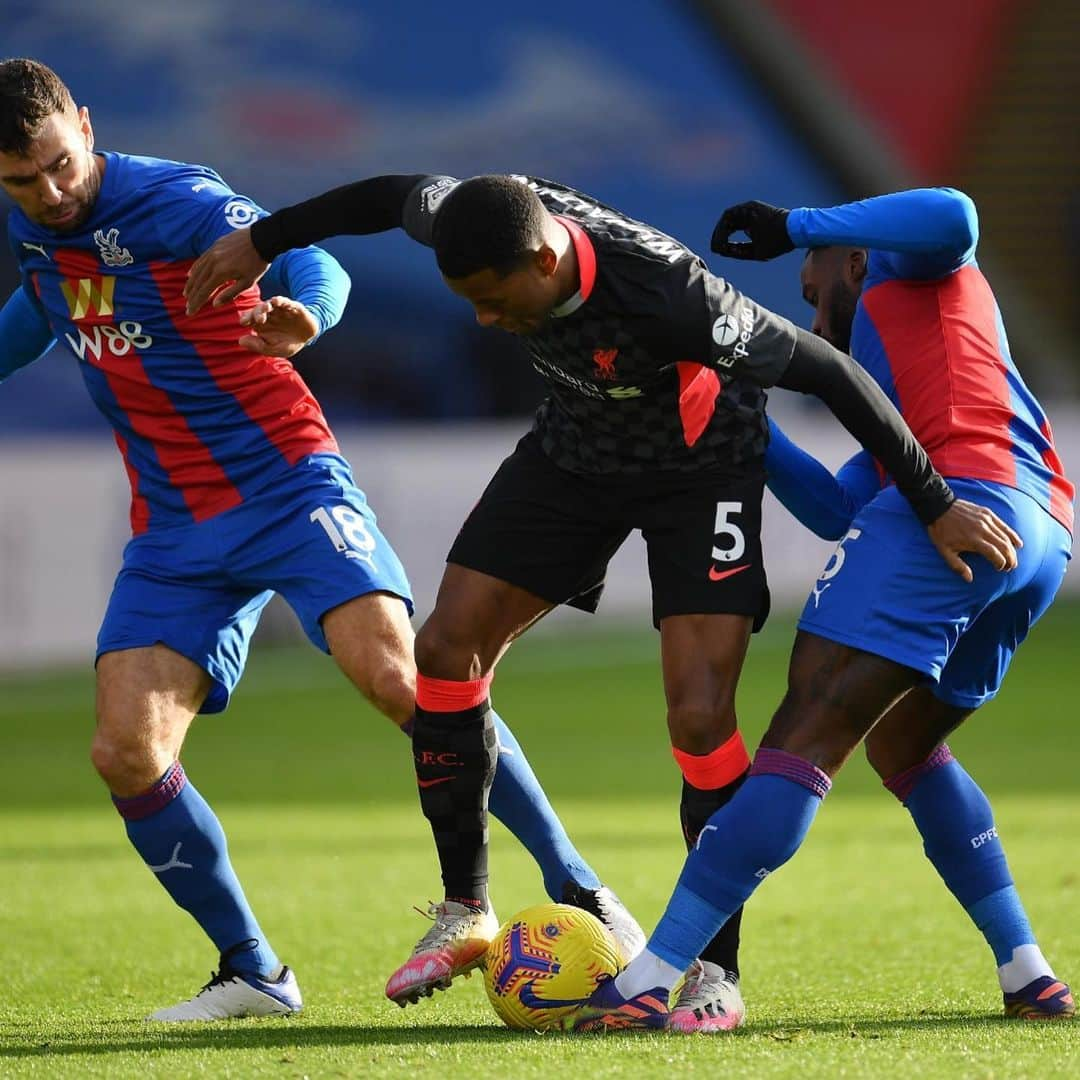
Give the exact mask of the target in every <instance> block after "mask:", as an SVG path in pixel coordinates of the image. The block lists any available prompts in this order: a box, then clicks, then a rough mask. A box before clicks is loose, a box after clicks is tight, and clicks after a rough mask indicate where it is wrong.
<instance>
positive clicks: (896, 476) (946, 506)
mask: <svg viewBox="0 0 1080 1080" xmlns="http://www.w3.org/2000/svg"><path fill="white" fill-rule="evenodd" d="M795 335H796V336H795V348H794V351H793V353H792V356H791V361H790V363H789V364H788V367H787V369H786V370H785V372H784V374H783V376H782V377H781V378H780V379H779V380H778V381H777V383H776V385H777V386H780V387H783V388H784V389H786V390H798V391H799V392H800V393H803V394H813V395H814V396H815V397H818V398H820V399H821V400H822V401H823V402H825V404H826V405H827V406H828V407H829V409H830V410H831V411H832V413H833V415H834V416H836V418H837V419H838V420H839V421H840V423H841V424H843V425H844V427H845V428H847V430H848V431H850V432H851V434H852V435H854V436H855V438H856V439H858V441H859V442H860V443H861V444H862V445H863V446H864V447H865V448H866V449H867V450H869V451H870V453H871V454H873V456H874V457H875V458H876V459H877V460H878V461H879V462H881V464H882V466H883V467H884V469H885V471H886V472H888V473H889V475H890V476H892V478H893V480H894V481H895V482H896V486H897V488H898V489H899V491H900V493H901V494H902V495H903V496H904V497H905V498H906V499H907V500H908V502H909V503H910V504H911V507H912V509H913V510H914V511H915V513H916V514H917V515H918V517H919V520H920V521H922V523H923V524H924V525H926V527H927V530H928V531H929V533H930V539H931V540H932V541H933V543H934V546H935V547H936V548H937V549H938V551H939V552H940V554H941V557H942V558H943V559H944V560H945V561H946V563H948V564H949V566H950V567H951V568H952V569H953V570H955V571H956V573H958V574H959V575H960V576H961V577H962V578H964V580H965V581H971V580H972V573H971V568H970V567H969V566H968V565H967V563H965V562H964V560H963V559H962V558H961V557H960V556H961V554H962V553H963V552H972V553H974V554H976V555H982V556H983V557H984V558H985V559H986V560H987V561H988V562H989V563H990V565H991V566H993V567H994V568H995V569H996V570H1013V569H1015V567H1016V548H1017V547H1019V546H1021V539H1020V537H1019V536H1018V535H1017V534H1016V533H1015V532H1014V531H1013V530H1012V529H1011V528H1009V526H1008V525H1006V524H1005V522H1003V521H1002V520H1001V519H1000V518H999V517H998V516H997V515H996V514H994V513H993V512H992V511H990V510H988V509H986V507H982V506H976V505H975V504H974V503H967V502H964V501H963V500H958V499H957V498H956V496H955V495H954V494H953V491H952V489H951V488H950V487H949V485H948V484H947V483H946V482H945V480H944V479H943V478H942V476H941V475H940V474H939V473H938V472H937V470H936V469H935V468H934V467H933V465H932V464H931V463H930V459H929V457H927V455H926V451H925V450H924V449H923V448H922V446H920V445H919V443H918V441H917V440H916V438H915V436H914V435H913V434H912V433H911V429H910V428H909V427H908V426H907V424H906V423H905V422H904V419H903V417H902V416H901V415H900V414H899V413H898V412H897V411H896V409H895V408H894V407H893V404H892V402H890V401H889V399H888V398H887V397H886V396H885V393H884V392H883V391H882V389H881V387H880V386H878V384H877V383H876V382H874V380H873V379H872V378H870V376H869V375H868V374H867V373H866V372H865V371H864V370H863V369H862V368H861V367H859V365H858V364H856V363H855V361H854V360H852V359H851V357H849V356H846V355H845V354H844V353H842V352H840V351H839V350H837V349H834V348H833V347H832V346H831V345H829V344H828V343H827V342H825V341H823V340H822V339H821V338H819V337H816V336H815V335H813V334H811V333H809V332H807V331H806V330H796V331H795Z"/></svg>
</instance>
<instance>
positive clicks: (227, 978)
mask: <svg viewBox="0 0 1080 1080" xmlns="http://www.w3.org/2000/svg"><path fill="white" fill-rule="evenodd" d="M258 947H259V942H258V940H257V939H256V938H247V939H246V940H245V941H240V942H237V944H235V945H233V946H232V948H230V949H226V950H225V952H223V953H222V954H221V958H220V960H219V961H218V963H219V964H220V965H221V966H220V968H219V969H218V970H217V971H211V972H210V981H209V982H208V983H206V984H205V985H204V986H203V988H202V989H201V990H200V991H199V992H198V993H197V994H196V995H195V996H196V997H201V996H202V995H203V994H205V993H206V991H207V990H210V989H211V988H212V987H215V986H222V985H223V984H224V983H227V982H232V981H233V979H235V978H236V977H237V975H236V971H235V970H234V969H233V966H232V964H230V963H229V960H230V959H231V958H232V957H234V956H235V955H236V954H237V953H241V952H250V951H251V950H252V949H257V948H258Z"/></svg>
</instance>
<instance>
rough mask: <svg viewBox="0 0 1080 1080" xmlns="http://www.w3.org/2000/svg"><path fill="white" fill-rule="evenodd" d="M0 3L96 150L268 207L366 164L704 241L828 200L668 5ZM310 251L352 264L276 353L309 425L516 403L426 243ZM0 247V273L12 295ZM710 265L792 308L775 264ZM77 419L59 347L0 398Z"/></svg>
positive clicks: (71, 368) (702, 37) (761, 100)
mask: <svg viewBox="0 0 1080 1080" xmlns="http://www.w3.org/2000/svg"><path fill="white" fill-rule="evenodd" d="M2 6H3V7H4V8H5V9H6V10H5V13H4V41H3V52H4V54H5V55H8V56H15V55H28V56H33V57H36V58H38V59H40V60H43V61H44V62H46V63H48V64H50V65H51V66H53V67H54V68H56V70H57V71H58V72H59V74H60V75H61V77H62V78H64V79H65V80H66V81H67V82H68V84H69V86H70V87H71V88H72V91H73V93H74V95H75V97H76V100H77V101H78V102H79V103H80V104H86V105H88V106H89V107H90V109H91V116H92V120H93V122H94V126H95V131H96V136H97V142H98V145H99V146H100V147H102V148H107V149H115V150H123V151H127V152H130V153H139V154H152V155H159V156H162V157H170V158H176V159H180V160H187V161H198V162H204V163H206V164H209V165H211V166H213V167H214V168H216V169H217V170H218V171H219V172H220V173H222V175H223V176H225V178H226V179H227V180H228V181H229V182H230V183H231V184H232V185H233V186H234V187H235V188H236V189H237V190H240V191H243V192H245V193H247V194H250V195H251V196H252V197H254V198H255V199H256V200H258V201H259V202H261V203H262V204H263V205H265V206H266V207H268V208H270V209H272V208H274V207H277V206H282V205H286V204H288V203H291V202H296V201H298V200H299V199H302V198H305V197H307V196H308V195H311V194H315V193H317V192H320V191H322V190H324V189H326V188H328V187H331V186H335V185H337V184H341V183H346V182H348V181H350V180H354V179H358V178H361V177H364V176H369V175H374V174H377V173H384V172H426V171H430V172H439V173H450V174H453V175H459V176H468V175H475V174H477V173H483V172H525V173H533V174H538V175H541V176H547V177H551V178H553V179H557V180H559V181H561V182H563V183H567V184H570V185H572V186H575V187H578V188H580V189H582V190H585V191H587V192H589V193H590V194H592V195H595V196H596V197H597V198H600V199H601V200H603V201H604V202H607V203H610V204H613V205H615V206H617V207H619V208H620V209H622V210H624V211H626V212H627V213H630V214H632V215H634V216H636V217H639V218H642V219H644V220H646V221H648V222H650V223H651V224H653V225H656V226H657V227H659V228H661V229H664V230H665V231H667V232H670V233H672V234H673V235H674V236H676V237H678V238H679V239H680V240H683V241H684V242H686V243H688V244H689V245H690V246H692V247H695V248H696V249H697V250H699V251H702V252H706V251H707V246H708V239H709V235H710V232H711V229H712V225H713V223H714V221H715V218H716V216H717V214H718V212H719V211H720V210H721V209H722V208H723V207H724V206H726V205H728V204H729V203H731V202H734V201H739V200H742V199H746V198H763V199H766V200H768V201H770V202H775V203H778V204H781V205H789V206H791V205H806V204H814V203H816V204H821V203H830V202H835V201H838V200H839V198H840V193H839V190H838V189H837V188H836V187H835V185H833V184H832V183H831V182H830V181H829V180H828V179H827V177H826V176H825V175H824V174H823V172H822V171H821V170H820V169H819V167H818V166H817V165H816V163H815V162H814V160H813V158H812V156H811V154H810V151H809V149H808V147H807V146H806V145H804V144H803V143H802V142H801V141H800V140H799V139H798V137H797V135H796V133H794V132H791V131H789V130H788V129H787V127H786V126H785V124H784V122H783V119H782V118H781V117H779V116H778V115H777V114H776V112H775V111H774V109H773V108H772V106H771V104H770V102H769V101H768V100H767V99H766V97H765V96H764V95H763V94H762V92H761V91H760V90H759V89H758V88H756V87H755V85H754V84H753V82H752V80H751V79H750V77H749V75H748V73H747V72H746V70H745V69H744V68H743V66H742V65H741V63H740V61H739V60H738V58H737V57H736V56H735V55H734V54H732V53H731V52H730V51H728V49H727V48H726V47H725V46H724V44H723V43H722V42H721V41H718V40H717V39H716V37H715V36H714V35H713V34H712V33H711V32H710V30H709V28H708V27H706V25H705V24H704V22H703V21H701V20H700V19H699V17H698V16H697V15H696V14H695V12H694V9H693V8H692V7H691V6H690V5H689V4H686V5H684V4H680V3H671V2H667V0H638V2H636V3H634V4H632V5H627V4H624V3H619V2H618V0H596V2H593V3H589V4H583V5H577V6H575V7H574V8H573V9H570V8H567V9H565V10H561V9H559V10H549V11H548V12H544V11H540V10H529V9H528V8H525V7H523V6H521V5H511V4H505V3H500V2H496V0H466V2H461V3H457V4H444V3H427V2H413V3H407V4H401V3H389V2H375V3H364V4H357V3H349V2H347V0H323V2H318V3H311V4H306V5H297V4H295V3H293V2H285V0H264V2H262V3H260V4H259V5H257V6H250V5H245V6H243V7H231V6H228V5H222V4H219V3H217V2H216V0H184V2H182V3H174V4H165V3H156V2H155V3H144V4H132V3H130V2H128V0H85V2H83V3H81V4H78V5H72V4H70V3H69V2H68V0H38V2H36V3H35V4H34V5H33V6H29V5H26V6H23V5H21V4H16V5H12V4H4V5H2ZM327 247H328V248H330V250H332V251H333V252H334V253H335V254H336V255H337V256H338V257H339V258H340V259H341V261H342V262H343V263H344V264H345V266H346V267H347V269H348V270H349V272H350V274H351V275H352V277H353V293H352V298H351V300H350V305H349V311H348V313H347V316H346V318H345V320H344V322H343V325H342V327H341V328H339V329H338V330H336V331H335V332H334V333H333V334H330V335H328V336H327V337H326V338H325V339H323V341H322V342H320V343H319V344H318V345H317V346H316V347H315V349H313V350H311V354H310V357H308V358H306V359H302V360H301V361H300V362H299V365H298V366H300V367H301V370H303V371H304V372H305V374H307V375H308V376H309V378H310V380H311V381H312V384H313V386H314V388H315V389H316V392H317V393H319V395H320V397H321V398H322V399H323V402H324V405H326V407H327V410H328V412H329V413H330V414H331V417H332V418H334V419H338V420H341V419H366V420H372V419H379V418H389V419H392V418H401V417H428V416H430V417H454V416H463V415H469V414H473V413H479V414H491V413H496V412H500V411H506V410H507V409H510V410H511V411H513V410H514V409H520V408H524V407H525V406H526V405H527V404H528V400H529V399H530V397H531V396H535V393H536V387H535V386H532V385H530V386H529V387H527V388H526V389H525V390H523V391H522V392H521V394H519V395H514V394H512V393H511V394H505V393H500V391H499V389H498V386H499V384H500V380H504V381H505V380H506V379H507V378H508V377H509V376H508V375H507V373H506V364H505V363H504V361H506V360H508V359H515V360H516V359H517V356H518V354H517V352H516V349H515V348H514V347H513V343H512V342H509V341H507V340H506V339H505V338H504V337H503V335H501V334H499V333H498V332H495V331H485V332H480V331H478V330H476V329H475V328H472V327H471V326H470V323H471V317H470V313H469V311H468V309H467V308H466V307H465V306H464V305H463V303H462V302H461V301H460V300H458V299H456V298H455V297H453V296H452V295H451V294H450V293H449V292H447V291H446V290H445V288H444V287H443V286H442V283H441V281H440V279H439V276H438V273H437V271H436V270H435V266H434V261H433V259H432V258H431V254H430V252H428V251H426V250H425V249H423V248H421V247H419V246H417V245H415V244H414V243H412V242H411V241H410V240H408V238H406V237H404V236H403V235H401V234H399V233H396V232H395V233H390V234H386V235H382V236H375V237H364V238H346V239H336V240H332V241H330V242H328V244H327ZM5 262H6V263H7V265H5V266H3V267H2V268H0V275H2V277H0V280H2V281H3V283H4V284H6V285H8V286H11V287H13V286H14V283H15V277H14V268H13V265H12V263H11V261H10V260H5ZM710 262H711V264H712V266H713V269H714V270H715V271H716V272H718V273H720V274H729V275H730V277H731V278H732V280H733V281H734V282H735V284H736V285H738V286H739V287H740V288H741V289H743V290H744V291H746V292H748V293H750V294H751V295H753V296H754V297H755V298H756V299H758V300H759V301H761V302H762V303H764V304H766V305H767V306H770V307H772V308H774V309H775V310H778V311H780V312H782V313H783V314H786V315H788V316H789V317H791V318H793V319H795V320H796V321H798V322H800V323H805V322H806V321H807V315H808V309H805V307H804V306H803V305H802V303H801V301H800V300H799V295H798V285H797V280H796V277H795V273H796V264H795V262H794V261H793V260H791V259H788V260H782V261H781V262H780V263H779V264H776V265H753V264H741V263H740V264H731V263H724V262H723V261H722V260H719V259H715V258H712V259H710ZM515 371H516V369H515ZM493 383H494V385H495V388H494V389H493ZM93 415H94V414H93V412H92V410H91V408H90V406H89V404H88V403H87V402H86V400H85V395H84V392H83V391H82V388H81V383H80V381H79V379H78V375H77V373H76V371H75V364H74V361H72V360H71V359H70V358H69V357H68V356H67V355H66V354H65V353H63V352H62V351H60V350H54V351H53V352H52V353H51V354H50V355H49V356H48V357H47V358H46V359H45V360H43V361H42V362H40V363H39V364H37V365H34V367H33V368H32V369H30V370H28V371H27V372H26V373H22V374H20V375H18V376H16V377H15V378H13V379H12V380H10V381H9V383H8V384H6V385H5V386H4V389H3V393H2V395H0V417H2V423H0V430H4V431H14V430H17V429H20V428H26V427H40V426H45V427H52V428H54V429H55V428H56V427H65V428H70V427H77V426H80V425H82V424H84V423H86V422H88V417H90V418H92V417H93ZM89 422H91V423H93V422H94V421H93V420H92V419H90V420H89Z"/></svg>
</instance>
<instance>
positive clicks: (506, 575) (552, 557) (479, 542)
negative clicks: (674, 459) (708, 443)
mask: <svg viewBox="0 0 1080 1080" xmlns="http://www.w3.org/2000/svg"><path fill="white" fill-rule="evenodd" d="M763 487H764V474H763V472H762V470H760V469H756V470H755V471H754V472H753V473H752V474H741V475H736V476H731V475H727V476H724V475H719V474H715V473H709V472H701V473H691V472H660V471H659V470H652V471H650V472H647V473H639V474H618V475H597V476H584V475H580V474H578V473H571V472H567V471H566V470H565V469H561V468H559V467H558V466H557V465H555V464H553V463H552V461H551V460H550V459H549V458H548V457H547V456H546V455H545V454H544V453H543V451H541V450H540V449H539V447H538V445H537V440H536V439H535V437H534V436H533V435H532V434H531V433H530V434H529V435H526V436H525V437H524V438H523V439H522V440H521V441H520V442H519V443H518V445H517V448H516V449H515V450H514V452H513V453H512V454H511V455H510V456H509V457H508V458H507V459H506V460H505V461H504V462H503V463H502V465H501V466H500V467H499V470H498V472H496V474H495V476H494V477H493V478H492V480H491V483H490V484H488V486H487V488H486V489H485V491H484V493H483V495H482V496H481V497H480V501H479V502H478V503H477V504H476V506H475V507H474V508H473V511H472V513H471V514H469V516H468V518H467V519H466V521H465V524H464V525H463V526H462V527H461V531H460V532H459V533H458V536H457V539H456V540H455V541H454V544H453V547H452V548H451V549H450V554H449V555H448V556H447V562H450V563H456V564H458V565H460V566H464V567H467V568H469V569H470V570H477V571H479V572H480V573H483V574H489V575H490V576H492V577H496V578H499V579H500V580H502V581H507V582H509V583H510V584H511V585H516V586H518V587H519V588H521V589H525V590H527V591H528V592H531V593H533V594H535V595H536V596H539V597H541V598H542V599H544V600H547V601H549V602H551V603H552V604H569V605H571V606H572V607H577V608H581V609H582V610H583V611H595V610H596V608H597V605H598V604H599V601H600V593H601V591H602V590H603V586H604V575H605V573H606V572H607V565H608V562H609V561H610V559H611V557H612V555H614V554H615V552H616V551H617V550H618V549H619V547H620V545H621V544H622V542H623V541H624V540H625V539H626V537H627V536H628V535H629V534H630V532H631V531H632V530H634V529H640V530H641V533H642V536H643V537H644V539H645V545H646V548H647V550H648V562H649V579H650V581H651V583H652V598H653V605H652V606H653V622H654V624H655V625H657V626H659V624H660V620H661V619H664V618H666V617H668V616H669V615H712V614H730V615H749V616H751V617H752V618H753V620H754V629H755V630H759V629H760V628H761V627H762V626H763V625H764V623H765V619H766V618H767V616H768V613H769V588H768V584H767V581H766V578H765V566H764V563H763V561H762V554H761V496H762V490H763Z"/></svg>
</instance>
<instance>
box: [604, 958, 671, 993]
mask: <svg viewBox="0 0 1080 1080" xmlns="http://www.w3.org/2000/svg"><path fill="white" fill-rule="evenodd" d="M681 978H682V970H681V969H680V968H677V967H674V966H673V965H671V964H669V963H667V962H666V961H664V960H661V959H660V957H659V956H657V955H656V953H652V952H649V950H648V949H645V950H644V951H643V952H642V953H641V954H640V955H638V956H637V957H636V958H635V959H634V960H631V961H630V966H629V967H628V968H627V969H626V970H625V971H623V972H621V973H620V974H618V975H616V976H615V989H616V990H618V991H619V993H620V994H622V996H623V997H624V998H632V997H637V995H638V994H643V993H645V991H646V990H653V989H655V988H656V987H658V986H662V987H663V988H664V989H665V990H670V989H671V988H672V987H673V986H674V985H675V984H676V983H677V982H678V981H679V979H681Z"/></svg>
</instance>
